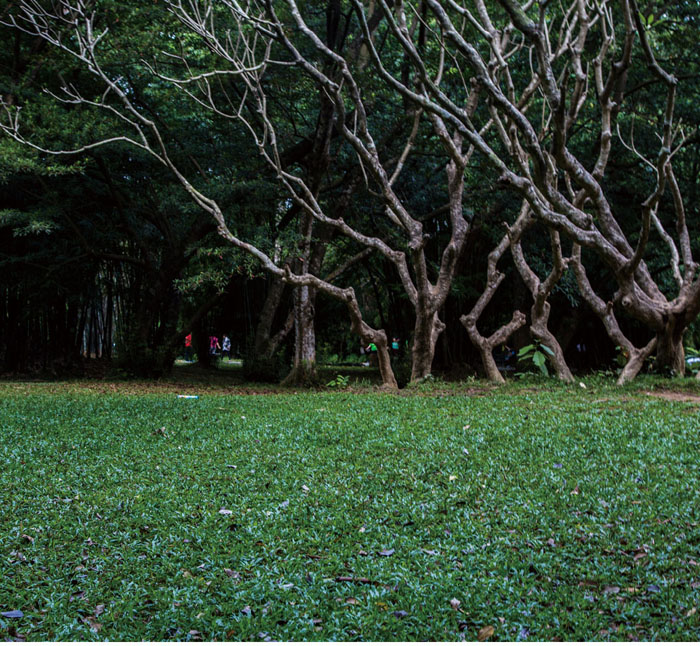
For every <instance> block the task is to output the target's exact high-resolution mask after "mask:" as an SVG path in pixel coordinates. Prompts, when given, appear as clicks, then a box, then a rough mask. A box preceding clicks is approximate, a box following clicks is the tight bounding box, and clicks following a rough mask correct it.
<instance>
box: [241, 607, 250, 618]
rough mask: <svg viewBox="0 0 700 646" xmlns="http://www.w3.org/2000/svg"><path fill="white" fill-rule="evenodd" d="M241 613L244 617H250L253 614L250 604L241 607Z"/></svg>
mask: <svg viewBox="0 0 700 646" xmlns="http://www.w3.org/2000/svg"><path fill="white" fill-rule="evenodd" d="M241 614H244V615H245V616H246V617H250V616H251V615H252V614H253V611H252V610H251V609H250V606H243V608H241Z"/></svg>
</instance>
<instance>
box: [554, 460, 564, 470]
mask: <svg viewBox="0 0 700 646" xmlns="http://www.w3.org/2000/svg"><path fill="white" fill-rule="evenodd" d="M552 466H553V467H554V468H555V469H562V468H563V467H564V465H563V464H562V463H561V462H555V463H554V464H553V465H552Z"/></svg>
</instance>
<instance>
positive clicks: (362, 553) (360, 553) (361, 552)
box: [358, 550, 367, 556]
mask: <svg viewBox="0 0 700 646" xmlns="http://www.w3.org/2000/svg"><path fill="white" fill-rule="evenodd" d="M358 554H359V555H360V556H367V552H365V551H364V550H360V551H359V552H358Z"/></svg>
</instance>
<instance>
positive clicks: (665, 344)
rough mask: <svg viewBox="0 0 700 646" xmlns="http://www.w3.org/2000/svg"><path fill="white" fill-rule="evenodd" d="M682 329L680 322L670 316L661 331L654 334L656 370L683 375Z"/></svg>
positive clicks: (683, 350)
mask: <svg viewBox="0 0 700 646" xmlns="http://www.w3.org/2000/svg"><path fill="white" fill-rule="evenodd" d="M684 332H685V329H684V328H683V326H682V324H680V321H678V319H677V318H675V316H673V315H671V316H670V317H669V319H668V321H667V323H666V326H665V327H664V329H663V330H661V331H659V332H657V334H656V361H655V363H654V366H655V368H656V369H657V370H664V371H669V372H672V373H673V374H674V375H678V376H683V375H684V374H685V349H684V348H683V333H684Z"/></svg>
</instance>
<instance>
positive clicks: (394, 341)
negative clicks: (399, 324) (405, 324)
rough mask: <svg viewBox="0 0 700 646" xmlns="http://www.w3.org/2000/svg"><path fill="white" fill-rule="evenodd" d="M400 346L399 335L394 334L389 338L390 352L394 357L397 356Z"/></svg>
mask: <svg viewBox="0 0 700 646" xmlns="http://www.w3.org/2000/svg"><path fill="white" fill-rule="evenodd" d="M400 347H401V346H400V345H399V337H397V336H395V337H394V338H393V339H392V340H391V354H392V355H393V356H394V357H398V356H399V348H400Z"/></svg>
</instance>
